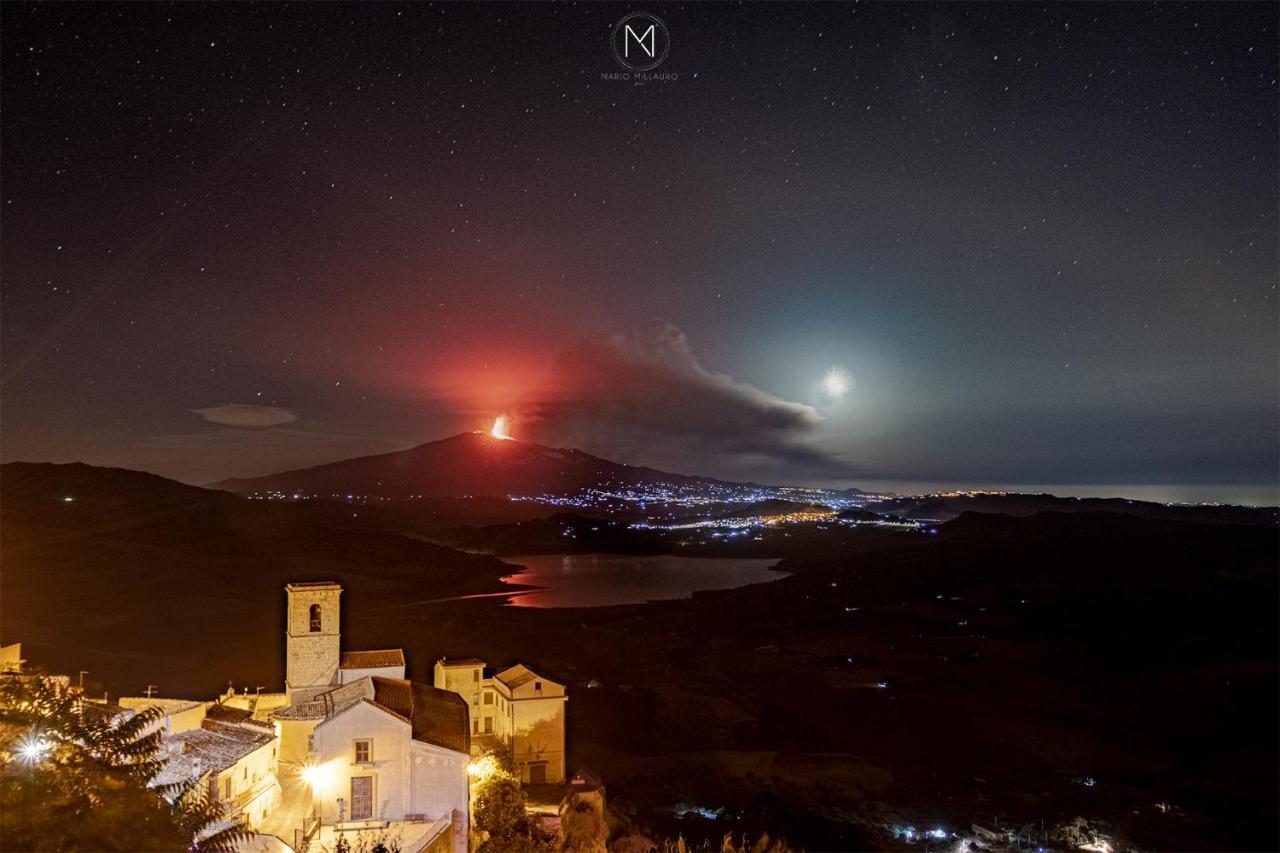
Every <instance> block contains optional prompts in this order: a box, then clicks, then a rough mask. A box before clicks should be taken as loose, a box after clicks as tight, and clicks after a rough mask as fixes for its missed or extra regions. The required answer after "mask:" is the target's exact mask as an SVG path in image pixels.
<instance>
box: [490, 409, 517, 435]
mask: <svg viewBox="0 0 1280 853" xmlns="http://www.w3.org/2000/svg"><path fill="white" fill-rule="evenodd" d="M489 435H490V436H492V437H493V438H500V439H502V440H503V441H514V439H513V438H512V437H511V436H510V435H509V434H508V433H507V416H506V415H498V416H497V417H496V418H494V419H493V428H492V429H490V430H489Z"/></svg>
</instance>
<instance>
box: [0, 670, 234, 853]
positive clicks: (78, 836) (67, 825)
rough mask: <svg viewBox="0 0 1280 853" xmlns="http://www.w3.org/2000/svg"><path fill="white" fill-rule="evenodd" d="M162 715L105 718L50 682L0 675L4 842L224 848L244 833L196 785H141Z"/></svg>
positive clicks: (0, 833) (0, 836)
mask: <svg viewBox="0 0 1280 853" xmlns="http://www.w3.org/2000/svg"><path fill="white" fill-rule="evenodd" d="M160 716H161V713H160V711H159V710H156V709H149V710H145V711H140V712H138V713H136V714H134V715H133V716H132V717H129V718H127V719H121V718H120V717H112V716H110V715H106V714H103V713H101V711H100V710H98V709H96V708H95V707H94V706H92V705H88V704H84V703H82V701H81V698H80V696H79V695H78V694H77V693H76V692H73V691H71V690H70V689H69V688H68V687H67V686H66V684H65V681H60V680H58V679H54V678H49V677H44V676H7V677H4V678H0V848H3V849H6V850H14V849H18V850H54V849H56V850H77V849H79V850H184V849H198V850H202V851H203V850H208V851H224V850H227V851H229V850H232V849H234V848H235V846H236V844H238V843H239V842H240V841H241V840H244V839H246V838H248V837H249V835H250V834H251V833H249V831H248V830H247V829H245V828H244V827H243V826H241V825H239V824H238V823H234V822H227V821H224V820H223V815H222V809H221V808H220V807H219V806H218V804H216V803H210V802H209V801H208V800H207V799H206V798H205V796H204V792H203V791H199V792H196V791H193V790H192V788H193V786H192V784H190V783H188V784H185V785H176V786H168V787H166V788H164V789H151V788H148V787H147V783H148V781H149V780H150V779H151V778H152V777H153V776H154V775H155V774H156V772H157V771H158V770H159V769H160V766H161V761H160V759H159V757H158V751H159V746H160V733H159V730H158V728H157V727H156V726H155V723H156V722H157V721H158V720H159V719H160ZM162 795H163V796H162Z"/></svg>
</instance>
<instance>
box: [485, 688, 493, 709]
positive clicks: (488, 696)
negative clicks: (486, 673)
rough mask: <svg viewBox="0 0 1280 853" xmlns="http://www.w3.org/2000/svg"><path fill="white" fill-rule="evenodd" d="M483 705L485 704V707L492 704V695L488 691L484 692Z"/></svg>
mask: <svg viewBox="0 0 1280 853" xmlns="http://www.w3.org/2000/svg"><path fill="white" fill-rule="evenodd" d="M484 704H486V705H492V704H493V694H492V693H490V692H489V691H487V690H486V691H485V694H484Z"/></svg>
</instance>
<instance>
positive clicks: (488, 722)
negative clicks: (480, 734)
mask: <svg viewBox="0 0 1280 853" xmlns="http://www.w3.org/2000/svg"><path fill="white" fill-rule="evenodd" d="M484 733H485V734H487V735H491V734H493V717H485V718H484Z"/></svg>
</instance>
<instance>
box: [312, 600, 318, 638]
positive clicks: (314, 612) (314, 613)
mask: <svg viewBox="0 0 1280 853" xmlns="http://www.w3.org/2000/svg"><path fill="white" fill-rule="evenodd" d="M319 632H320V605H319V604H313V605H311V633H313V634H316V633H319Z"/></svg>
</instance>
